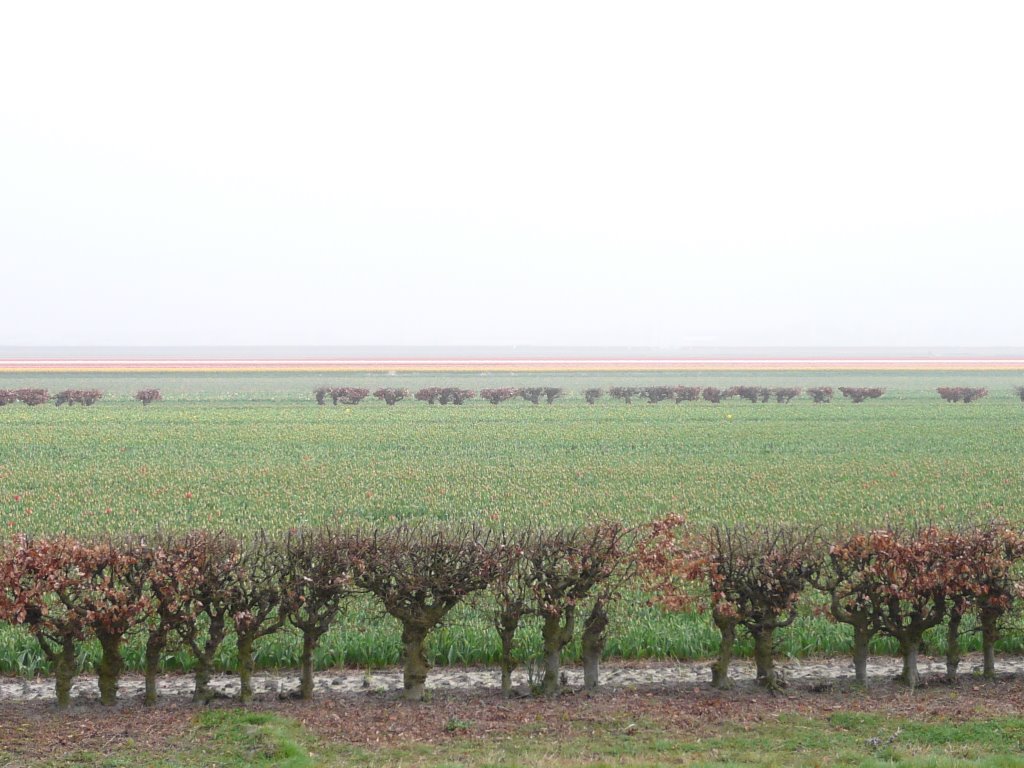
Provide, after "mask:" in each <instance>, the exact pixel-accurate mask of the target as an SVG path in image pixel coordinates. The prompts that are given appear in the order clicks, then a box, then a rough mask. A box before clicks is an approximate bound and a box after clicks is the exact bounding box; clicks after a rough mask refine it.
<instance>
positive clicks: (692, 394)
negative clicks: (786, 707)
mask: <svg viewBox="0 0 1024 768" xmlns="http://www.w3.org/2000/svg"><path fill="white" fill-rule="evenodd" d="M935 391H936V392H937V393H938V395H939V397H941V398H942V399H943V400H946V401H947V402H951V403H960V402H963V403H970V402H973V401H975V400H980V399H981V398H983V397H987V396H988V390H987V389H985V388H983V387H981V388H976V387H938V388H937V389H936V390H935ZM803 392H804V390H803V389H801V388H800V387H753V386H736V387H728V388H726V389H721V388H719V387H684V386H671V387H670V386H656V387H612V388H611V389H609V390H608V395H609V396H610V397H612V398H615V399H617V400H622V401H624V402H626V403H632V402H633V398H642V399H646V400H647V401H648V402H650V403H659V402H662V401H664V400H669V401H672V402H676V403H682V402H687V401H692V400H706V401H708V402H711V403H720V402H722V400H726V399H728V398H731V397H739V398H742V399H744V400H749V401H750V402H752V403H758V402H760V403H767V402H770V401H772V400H775V402H778V403H788V402H789V401H790V400H793V399H794V398H797V397H799V396H800V395H801V394H802V393H803ZM806 392H807V396H808V397H810V398H811V399H812V400H813V401H814V402H816V403H828V402H831V400H832V396H833V394H834V393H835V392H834V390H833V389H832V387H808V388H807V390H806ZM839 392H840V394H842V396H843V397H845V398H848V399H850V400H852V401H853V402H855V403H862V402H864V401H865V400H871V399H875V398H879V397H881V396H882V395H884V394H885V390H884V389H881V388H878V387H839ZM1014 392H1015V393H1016V394H1017V395H1018V396H1019V397H1020V399H1021V400H1022V401H1024V386H1022V387H1015V388H1014ZM477 394H478V393H477V392H476V391H475V390H472V389H461V388H459V387H424V388H423V389H419V390H417V391H416V393H415V394H412V395H411V394H410V391H409V390H408V389H402V388H396V387H382V388H380V389H377V390H374V391H373V396H374V397H375V398H377V399H378V400H382V401H384V402H385V403H387V404H388V405H395V404H396V403H397V402H399V401H401V400H405V399H407V398H408V397H410V396H412V397H414V398H415V399H416V400H422V401H423V402H425V403H429V404H430V405H462V404H463V403H465V402H466V401H467V400H471V399H473V398H475V397H477ZM564 394H565V390H564V389H562V388H561V387H519V388H516V387H498V388H492V389H481V390H480V392H479V396H480V398H481V399H483V400H486V401H487V402H489V403H491V404H492V405H498V404H499V403H503V402H505V401H506V400H511V399H513V398H520V397H521V398H522V399H523V400H526V401H527V402H530V403H533V404H534V405H537V404H539V403H540V402H541V400H544V401H545V402H547V404H548V405H551V404H552V403H554V402H555V400H557V399H559V398H560V397H562V396H563V395H564ZM582 394H583V398H584V399H585V400H586V401H587V402H588V403H589V404H590V405H594V404H595V403H596V402H597V401H598V400H600V399H601V398H602V397H604V395H605V391H604V390H603V389H598V388H592V389H585V390H583V393H582ZM313 396H314V397H315V398H316V401H317V403H318V404H319V405H325V404H326V402H327V400H328V398H329V399H330V400H331V403H332V404H333V405H338V404H339V403H340V404H343V405H357V404H359V403H361V402H362V401H363V400H365V399H366V398H367V397H369V396H370V390H369V389H366V388H364V387H318V388H317V389H315V390H313ZM101 397H103V393H102V392H100V391H99V390H98V389H86V390H83V389H65V390H64V391H62V392H58V393H57V394H56V395H55V396H53V397H52V398H51V395H50V393H49V391H47V390H45V389H0V406H3V405H10V404H11V403H15V402H22V403H25V404H26V405H42V404H44V403H48V402H50V400H51V399H52V400H53V401H54V403H55V404H56V405H63V404H65V403H66V404H67V405H73V404H75V403H81V404H82V405H92V404H93V403H95V402H96V401H97V400H99V399H100V398H101ZM135 399H136V400H138V401H139V402H140V403H142V404H143V405H149V404H150V403H154V402H156V401H158V400H162V399H163V397H162V395H161V394H160V390H159V389H140V390H139V391H138V392H136V393H135Z"/></svg>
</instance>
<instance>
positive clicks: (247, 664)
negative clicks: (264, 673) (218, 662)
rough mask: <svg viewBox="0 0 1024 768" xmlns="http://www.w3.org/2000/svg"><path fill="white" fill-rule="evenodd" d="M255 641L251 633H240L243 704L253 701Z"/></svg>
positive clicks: (240, 692)
mask: <svg viewBox="0 0 1024 768" xmlns="http://www.w3.org/2000/svg"><path fill="white" fill-rule="evenodd" d="M253 643H254V639H253V637H252V636H251V635H238V641H237V643H236V645H237V646H238V700H239V701H240V702H241V703H242V704H248V703H249V702H250V701H252V670H253V666H254V663H253V660H252V649H253Z"/></svg>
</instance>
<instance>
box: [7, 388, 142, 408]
mask: <svg viewBox="0 0 1024 768" xmlns="http://www.w3.org/2000/svg"><path fill="white" fill-rule="evenodd" d="M102 397H103V392H102V391H100V390H98V389H64V390H61V391H60V392H58V393H57V394H56V395H52V396H51V395H50V392H49V390H46V389H0V405H10V404H11V403H17V402H21V403H24V404H25V405H44V404H45V403H48V402H50V401H51V400H53V404H54V405H57V406H60V405H68V406H71V405H75V404H76V403H78V404H80V405H94V404H95V403H96V402H97V401H98V400H99V399H100V398H102ZM135 399H136V400H138V401H139V402H141V403H142V404H143V405H149V404H150V403H153V402H156V401H157V400H161V399H162V398H161V396H160V390H159V389H140V390H139V391H138V392H136V393H135Z"/></svg>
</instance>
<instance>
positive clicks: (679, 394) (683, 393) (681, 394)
mask: <svg viewBox="0 0 1024 768" xmlns="http://www.w3.org/2000/svg"><path fill="white" fill-rule="evenodd" d="M672 394H673V396H674V397H675V401H676V402H677V403H683V402H690V401H693V400H699V399H700V387H672Z"/></svg>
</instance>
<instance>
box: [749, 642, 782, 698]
mask: <svg viewBox="0 0 1024 768" xmlns="http://www.w3.org/2000/svg"><path fill="white" fill-rule="evenodd" d="M751 634H754V633H751ZM774 653H775V630H774V629H759V630H757V633H756V634H754V663H755V664H756V665H757V684H758V685H760V686H762V687H763V688H766V689H768V690H769V691H777V690H779V689H781V688H783V687H784V684H783V683H782V681H781V680H779V676H778V673H777V672H776V670H775V658H774Z"/></svg>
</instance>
